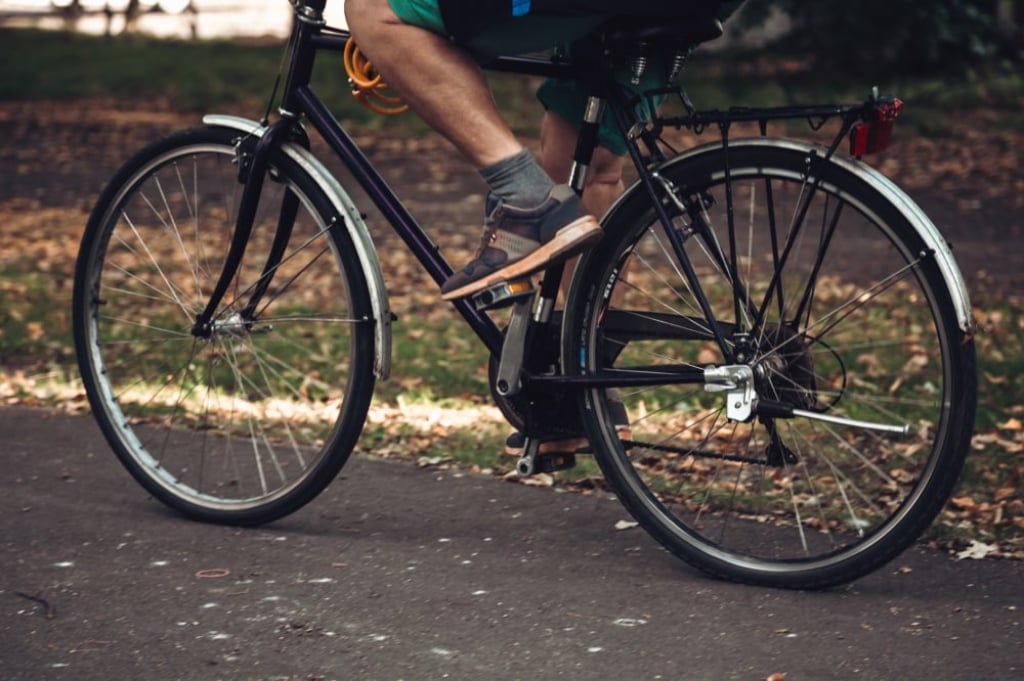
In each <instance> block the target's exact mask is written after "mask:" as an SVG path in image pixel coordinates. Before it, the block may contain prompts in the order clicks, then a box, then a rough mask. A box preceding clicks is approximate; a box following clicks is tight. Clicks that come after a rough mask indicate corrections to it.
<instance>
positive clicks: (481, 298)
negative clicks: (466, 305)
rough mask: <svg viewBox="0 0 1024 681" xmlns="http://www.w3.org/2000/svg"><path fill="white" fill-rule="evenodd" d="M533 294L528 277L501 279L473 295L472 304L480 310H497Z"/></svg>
mask: <svg viewBox="0 0 1024 681" xmlns="http://www.w3.org/2000/svg"><path fill="white" fill-rule="evenodd" d="M532 296H533V283H532V282H531V281H530V280H529V279H518V280H516V281H503V282H501V283H500V284H495V285H494V286H491V287H490V288H486V289H484V290H483V291H481V292H480V293H477V294H476V295H474V296H473V305H474V306H475V307H476V309H477V310H478V311H480V312H483V311H484V310H499V309H501V308H503V307H508V306H509V305H513V304H515V303H517V302H519V301H521V300H525V299H526V298H530V297H532Z"/></svg>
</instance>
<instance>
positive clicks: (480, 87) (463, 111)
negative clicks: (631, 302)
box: [345, 0, 601, 300]
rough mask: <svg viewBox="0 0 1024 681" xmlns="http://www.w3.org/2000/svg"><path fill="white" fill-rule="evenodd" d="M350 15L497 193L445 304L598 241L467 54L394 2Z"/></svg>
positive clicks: (373, 56)
mask: <svg viewBox="0 0 1024 681" xmlns="http://www.w3.org/2000/svg"><path fill="white" fill-rule="evenodd" d="M409 4H411V3H403V4H401V5H395V7H403V8H405V7H406V6H407V5H409ZM424 8H426V9H427V10H428V12H429V10H431V9H436V5H428V4H425V3H419V5H418V6H417V11H419V10H423V9H424ZM345 10H346V16H347V18H348V22H349V28H350V29H351V31H352V35H353V37H354V39H355V40H356V41H357V42H358V43H359V47H360V50H361V51H363V52H364V53H365V54H366V55H367V57H368V58H369V59H370V60H371V61H372V62H373V65H374V68H375V69H376V70H377V71H378V72H379V73H380V74H381V75H382V76H383V77H384V79H385V80H387V82H388V84H389V85H390V86H391V87H392V88H394V90H395V91H396V92H397V93H398V94H399V95H400V96H401V97H402V98H403V99H404V100H405V101H406V102H407V103H408V104H409V106H410V108H412V110H413V111H415V112H416V113H417V114H418V115H419V116H420V117H421V118H423V120H424V121H425V122H426V123H427V124H428V125H430V126H431V127H432V128H433V129H434V130H436V131H437V132H439V133H441V134H442V135H444V136H445V137H446V138H447V139H448V140H450V141H451V142H452V143H453V144H454V145H455V147H456V149H458V151H459V152H461V153H462V154H463V156H465V157H466V159H467V160H469V161H470V162H471V163H473V164H474V165H475V166H476V167H477V168H478V169H479V170H480V172H481V174H482V175H483V177H484V179H485V180H486V181H487V183H488V185H489V186H490V188H491V193H492V196H491V197H489V199H488V202H487V217H486V220H485V227H484V237H483V239H482V240H481V246H480V249H479V251H478V252H477V255H476V257H475V258H474V259H473V260H472V261H470V262H469V264H467V265H466V266H465V267H463V268H462V269H461V270H459V271H458V272H456V273H454V274H453V275H452V276H451V277H450V278H449V279H448V281H446V282H445V283H444V284H443V285H442V287H441V291H442V294H443V297H444V298H445V299H446V300H452V299H455V298H461V297H464V296H468V295H472V294H474V293H478V292H479V291H482V290H484V289H486V288H487V287H489V286H492V285H495V284H499V283H501V282H503V281H508V280H510V279H516V278H521V277H525V276H529V275H530V274H532V273H534V272H536V271H538V270H539V269H542V268H543V267H545V266H547V265H549V264H551V263H554V262H558V261H559V260H562V259H565V258H568V257H571V256H572V255H575V254H576V253H579V252H580V251H581V250H582V249H583V248H585V247H586V246H587V245H588V244H589V243H591V242H593V241H594V240H595V239H597V238H599V237H600V234H601V229H600V226H599V225H598V223H597V220H596V219H595V218H594V217H593V216H591V215H588V214H587V213H586V211H584V210H583V208H582V206H581V205H580V202H579V200H578V198H577V197H576V196H575V195H574V194H573V193H572V191H570V190H568V188H565V187H558V188H555V187H554V184H553V183H552V181H551V179H550V178H549V177H548V176H547V175H546V174H545V173H544V171H543V170H542V169H541V168H540V166H539V165H538V163H537V161H536V159H534V158H533V156H532V155H531V154H529V152H528V151H526V150H525V148H524V147H523V145H522V144H521V143H520V142H519V141H518V140H517V139H516V137H515V135H514V134H513V133H512V130H511V129H510V128H509V126H508V124H507V123H506V122H505V120H504V118H503V117H502V115H501V113H500V112H499V111H498V108H497V105H496V104H495V102H494V99H493V96H492V95H491V91H490V88H489V86H488V85H487V81H486V80H485V79H484V77H483V74H482V72H481V70H480V68H479V67H478V66H477V64H476V63H475V62H474V61H473V60H472V59H471V57H470V56H469V54H468V53H467V52H466V51H464V50H462V49H461V48H459V47H457V46H455V45H454V44H453V43H451V42H450V41H449V40H447V39H446V38H445V37H443V36H442V35H441V34H439V33H438V32H435V31H434V30H428V29H427V28H421V27H420V26H417V25H413V24H411V23H406V22H404V21H403V20H402V19H400V18H399V17H398V15H397V14H396V13H395V10H394V9H392V6H391V5H390V4H389V2H388V0H347V2H346V7H345ZM401 11H405V10H404V9H402V10H401ZM434 27H435V28H436V25H435V26H434Z"/></svg>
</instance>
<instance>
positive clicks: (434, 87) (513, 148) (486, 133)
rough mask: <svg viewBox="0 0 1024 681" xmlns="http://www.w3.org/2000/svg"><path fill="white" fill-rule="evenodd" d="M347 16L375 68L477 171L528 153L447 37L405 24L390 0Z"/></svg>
mask: <svg viewBox="0 0 1024 681" xmlns="http://www.w3.org/2000/svg"><path fill="white" fill-rule="evenodd" d="M345 16H346V19H347V20H348V26H349V29H350V30H351V31H352V36H353V37H354V38H355V40H356V41H357V42H358V43H359V49H360V50H361V51H362V52H363V53H364V54H365V55H367V57H368V58H369V59H370V61H372V62H373V66H374V68H375V69H376V70H377V71H378V72H379V73H380V74H381V75H383V77H384V78H385V80H387V82H388V84H389V85H390V86H391V87H392V88H393V89H394V90H395V91H396V92H397V93H398V94H399V95H401V97H402V99H404V100H405V101H406V102H408V104H409V106H410V107H411V108H412V109H413V111H415V112H416V114H417V115H419V116H420V117H421V118H422V119H423V120H424V121H425V122H426V123H427V125H429V126H430V127H431V128H433V129H434V130H436V131H438V132H439V133H441V134H442V135H444V136H445V137H446V138H448V139H449V140H450V141H451V142H452V144H454V145H455V147H456V149H458V150H459V152H460V153H461V154H462V155H463V156H465V157H466V158H467V159H468V160H469V162H470V163H472V164H474V166H475V167H477V168H482V167H484V166H487V165H491V164H493V163H496V162H498V161H500V160H502V159H504V158H508V157H509V156H512V155H513V154H516V153H518V152H519V151H520V150H522V148H523V145H522V144H521V143H520V142H519V141H518V140H517V139H516V137H515V135H514V134H513V133H512V130H510V129H509V127H508V125H507V124H506V123H505V120H504V118H503V117H502V115H501V113H500V112H499V111H498V108H497V106H496V105H495V103H494V98H493V97H492V95H491V90H490V87H489V86H488V85H487V82H486V80H485V79H484V77H483V74H482V72H481V71H480V68H479V67H478V66H477V64H476V63H475V62H474V61H473V60H472V59H471V58H470V56H469V55H468V54H467V53H466V52H465V51H463V50H461V49H459V48H458V47H456V46H455V45H453V44H452V43H451V42H450V41H449V40H448V39H447V38H446V37H444V36H442V35H439V34H437V33H434V32H432V31H428V30H427V29H424V28H420V27H418V26H413V25H411V24H406V23H403V22H402V21H401V20H400V19H399V18H398V17H397V16H396V15H395V13H394V11H393V10H392V9H391V6H390V5H389V4H388V2H387V0H346V2H345Z"/></svg>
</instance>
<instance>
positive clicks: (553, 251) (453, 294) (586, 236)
mask: <svg viewBox="0 0 1024 681" xmlns="http://www.w3.org/2000/svg"><path fill="white" fill-rule="evenodd" d="M600 238H601V225H600V224H598V222H597V220H596V219H595V218H594V217H593V216H590V215H585V216H583V217H581V218H579V219H577V220H575V221H573V222H570V223H569V224H568V225H566V226H565V227H563V228H562V229H560V230H558V232H556V233H555V236H554V237H552V239H551V241H549V242H547V243H546V244H544V245H543V246H541V247H540V248H538V249H537V250H535V251H533V252H532V253H530V254H529V255H527V256H526V257H525V258H521V259H519V260H516V261H515V262H514V263H511V264H510V265H506V266H505V267H503V268H501V269H500V270H495V271H494V272H491V273H490V274H488V275H487V276H486V277H482V278H480V279H477V280H476V281H473V282H470V283H468V284H466V285H465V286H463V287H461V288H457V289H455V290H454V291H449V292H448V293H445V294H443V295H442V296H441V298H442V299H444V300H455V299H457V298H465V297H466V296H471V295H473V294H474V293H479V292H480V291H483V290H484V289H486V288H490V287H491V286H494V285H495V284H500V283H501V282H504V281H511V280H513V279H521V278H522V277H525V276H528V275H531V274H533V273H535V272H537V271H539V270H542V269H544V268H545V267H547V266H549V265H554V264H556V263H558V262H561V261H562V260H567V259H569V258H571V257H572V256H574V255H576V254H577V253H579V252H580V251H583V250H585V249H586V247H587V246H589V245H590V244H591V243H592V242H594V241H596V240H598V239H600Z"/></svg>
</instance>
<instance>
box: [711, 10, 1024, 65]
mask: <svg viewBox="0 0 1024 681" xmlns="http://www.w3.org/2000/svg"><path fill="white" fill-rule="evenodd" d="M766 22H769V23H770V24H772V25H774V26H775V30H774V31H772V32H770V33H769V35H771V36H772V37H773V38H774V40H771V41H769V43H774V47H776V48H782V49H784V50H785V51H787V52H792V53H794V54H796V53H799V54H802V55H813V58H814V64H815V67H816V68H831V69H837V70H839V71H841V72H845V73H857V74H861V75H877V74H880V73H891V72H892V71H893V70H894V69H895V70H897V71H899V72H900V73H902V74H904V75H935V74H943V73H947V74H950V75H954V74H956V75H959V74H962V73H964V72H966V71H969V70H971V69H973V68H975V67H978V66H980V65H983V64H984V65H992V64H993V63H1007V62H1020V61H1021V59H1022V55H1024V40H1022V32H1021V31H1022V28H1024V2H1022V1H1021V0H857V1H856V2H811V1H808V0H747V2H746V3H745V5H744V6H743V8H742V11H741V12H740V13H739V14H738V15H737V16H736V17H735V21H734V22H733V23H734V24H735V25H734V26H732V27H731V28H732V30H733V31H736V30H738V31H739V32H740V33H741V34H749V33H750V32H751V31H756V30H758V29H762V28H763V27H764V26H765V23H766Z"/></svg>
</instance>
